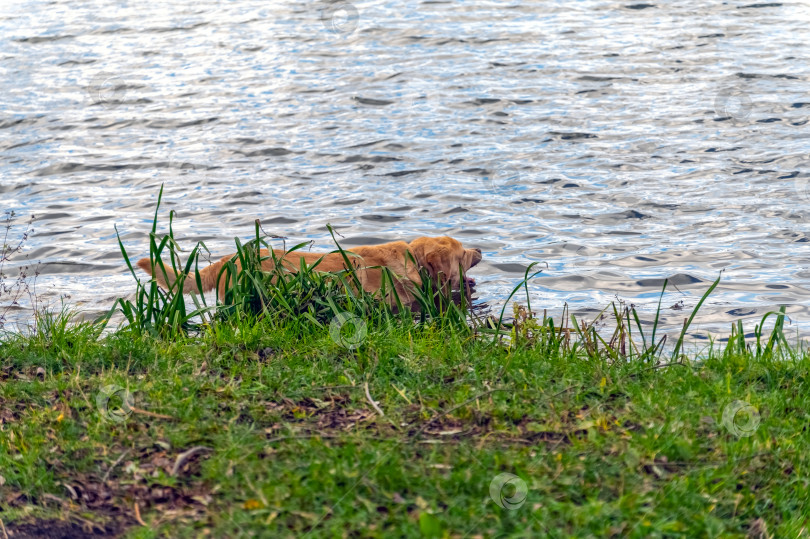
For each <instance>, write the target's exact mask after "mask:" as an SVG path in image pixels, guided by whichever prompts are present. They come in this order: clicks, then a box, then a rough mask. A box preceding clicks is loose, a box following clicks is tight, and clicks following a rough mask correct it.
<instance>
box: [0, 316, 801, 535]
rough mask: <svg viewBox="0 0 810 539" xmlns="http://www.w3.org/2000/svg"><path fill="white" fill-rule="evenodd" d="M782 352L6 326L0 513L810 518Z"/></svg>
mask: <svg viewBox="0 0 810 539" xmlns="http://www.w3.org/2000/svg"><path fill="white" fill-rule="evenodd" d="M783 352H786V351H785V350H782V349H780V348H777V349H776V354H775V355H772V356H770V357H766V358H759V359H756V358H755V357H754V355H753V354H752V353H750V352H744V351H742V350H726V351H725V352H721V351H719V350H718V351H717V353H712V354H710V355H709V357H708V358H707V359H706V360H705V361H703V362H701V363H700V364H691V365H690V364H689V363H688V362H680V363H678V364H672V365H669V366H660V368H656V367H655V366H654V365H651V364H650V363H648V362H635V361H619V362H616V361H610V360H607V359H605V360H601V361H600V360H593V359H588V358H586V357H584V356H582V355H580V354H577V353H555V352H554V351H553V350H552V351H549V350H548V349H543V347H542V345H541V344H537V345H535V346H526V347H523V346H519V347H518V348H513V349H508V348H505V347H503V346H499V345H492V344H491V343H490V341H489V340H482V339H475V338H472V337H471V336H469V335H466V336H462V335H459V334H456V333H453V332H449V331H446V330H445V331H443V330H441V329H440V328H431V327H421V328H410V329H409V330H404V329H398V328H396V327H391V328H387V329H385V328H368V332H367V335H366V336H365V338H364V340H363V343H362V345H361V346H359V347H357V348H354V349H347V348H346V347H345V346H342V345H340V344H338V343H336V342H335V341H334V340H333V339H332V337H331V336H330V335H329V332H328V331H313V332H311V333H309V334H307V335H304V336H302V335H300V333H299V332H297V331H285V330H284V329H282V328H278V327H274V326H273V325H271V324H267V323H263V322H259V323H256V324H255V325H253V326H252V327H250V328H245V327H242V328H239V331H236V330H235V329H234V328H232V327H227V326H224V325H223V326H219V327H217V328H216V329H214V330H212V331H210V332H206V333H205V334H203V335H201V336H199V337H189V338H185V339H177V340H174V341H165V340H159V339H156V338H154V337H150V336H140V337H136V336H133V335H132V334H130V333H128V332H119V333H116V334H114V335H110V336H108V337H105V338H103V339H96V338H95V337H94V335H93V334H92V331H91V330H90V329H88V327H87V326H76V327H68V328H66V329H64V330H63V331H58V330H57V331H56V332H55V333H54V334H51V335H49V334H47V333H45V334H40V335H38V336H35V337H31V338H22V337H20V338H16V339H11V340H6V341H4V342H3V344H2V345H1V346H0V358H2V371H0V376H2V380H3V382H2V385H0V410H2V414H3V415H2V422H3V438H2V442H0V475H2V476H3V481H4V485H3V487H2V491H0V492H2V497H1V498H0V504H2V512H0V517H1V518H2V519H3V521H4V523H5V525H6V527H7V529H8V528H13V527H14V526H15V525H19V526H23V528H24V525H25V524H26V523H29V524H31V523H33V524H37V525H44V524H43V523H44V522H45V521H47V520H67V521H70V522H73V523H75V524H76V525H77V526H78V525H84V526H90V523H91V522H92V523H94V525H96V526H100V527H102V528H103V527H106V528H107V529H108V530H117V531H124V530H125V531H126V533H128V534H130V535H131V536H133V537H155V536H167V537H169V536H170V537H185V536H199V535H202V534H204V533H210V534H211V535H212V536H218V537H222V536H245V537H247V536H252V535H259V536H267V537H271V536H302V535H304V536H306V535H307V534H309V536H312V537H320V536H345V535H356V536H370V537H384V536H391V535H392V534H393V535H395V536H396V535H401V536H412V537H418V536H423V535H424V536H452V537H455V536H469V537H474V536H487V537H489V536H495V535H500V534H504V535H507V536H526V537H529V536H537V535H538V534H548V535H549V536H559V537H566V536H604V535H617V536H632V537H647V536H650V535H660V536H674V535H679V534H684V535H687V536H715V537H716V536H720V535H723V536H735V535H736V536H740V537H742V536H745V535H746V534H748V533H751V530H752V526H753V527H754V528H757V529H758V528H759V527H761V526H762V525H763V524H767V529H768V530H769V531H770V533H772V534H776V536H778V537H796V536H799V535H801V534H803V533H804V534H806V526H807V525H808V516H807V515H808V514H810V511H809V510H808V502H807V500H808V498H809V497H808V494H810V493H808V465H809V464H810V456H808V452H807V450H806V449H807V444H808V432H807V428H806V427H807V423H808V414H809V412H808V410H810V382H809V381H808V376H807V372H808V367H810V358H808V357H807V356H806V355H804V356H799V355H795V354H787V353H783ZM372 401H373V402H372ZM735 410H737V412H738V413H736V416H735V414H734V413H733V412H734V411H735ZM730 412H731V413H730ZM724 413H725V417H724ZM383 414H384V415H383ZM500 474H514V476H517V477H516V478H511V479H512V480H511V483H509V482H505V481H506V480H508V479H509V478H510V477H511V476H506V479H501V483H499V482H498V481H497V480H496V477H497V476H499V475H500ZM493 481H495V483H494V488H495V498H493V497H492V496H491V495H490V489H491V488H493ZM502 483H503V485H502V486H501V487H500V488H499V485H501V484H502ZM512 506H514V508H511V507H512ZM49 525H52V524H49ZM763 537H764V535H763Z"/></svg>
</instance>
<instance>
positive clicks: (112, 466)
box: [101, 449, 129, 485]
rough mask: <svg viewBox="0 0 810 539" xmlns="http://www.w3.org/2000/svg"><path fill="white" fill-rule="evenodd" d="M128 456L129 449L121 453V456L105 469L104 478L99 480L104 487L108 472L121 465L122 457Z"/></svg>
mask: <svg viewBox="0 0 810 539" xmlns="http://www.w3.org/2000/svg"><path fill="white" fill-rule="evenodd" d="M128 454H129V449H127V450H126V451H124V452H123V453H121V456H120V457H118V458H117V459H116V461H115V462H113V463H112V465H111V466H110V467H109V468H107V473H105V474H104V478H103V479H102V480H101V482H102V483H104V484H105V485H106V484H107V478H108V477H110V472H111V471H113V468H115V467H116V466H118V465H119V464H121V461H122V460H124V457H126V456H127V455H128Z"/></svg>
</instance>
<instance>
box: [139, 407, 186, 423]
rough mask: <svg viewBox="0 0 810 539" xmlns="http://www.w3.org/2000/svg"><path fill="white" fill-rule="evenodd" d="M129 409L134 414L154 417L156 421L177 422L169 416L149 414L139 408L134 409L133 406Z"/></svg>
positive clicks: (147, 411)
mask: <svg viewBox="0 0 810 539" xmlns="http://www.w3.org/2000/svg"><path fill="white" fill-rule="evenodd" d="M129 409H130V410H132V411H133V412H134V413H136V414H141V415H148V416H149V417H156V418H158V419H171V420H172V421H177V418H176V417H172V416H170V415H163V414H157V413H155V412H150V411H149V410H143V409H141V408H135V407H134V406H130V407H129Z"/></svg>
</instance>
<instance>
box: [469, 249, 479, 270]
mask: <svg viewBox="0 0 810 539" xmlns="http://www.w3.org/2000/svg"><path fill="white" fill-rule="evenodd" d="M471 250H472V253H473V254H472V264H470V267H473V266H475V265H476V264H478V263H479V262H481V258H482V256H481V249H471Z"/></svg>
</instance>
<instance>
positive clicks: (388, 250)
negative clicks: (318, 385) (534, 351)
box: [138, 236, 481, 304]
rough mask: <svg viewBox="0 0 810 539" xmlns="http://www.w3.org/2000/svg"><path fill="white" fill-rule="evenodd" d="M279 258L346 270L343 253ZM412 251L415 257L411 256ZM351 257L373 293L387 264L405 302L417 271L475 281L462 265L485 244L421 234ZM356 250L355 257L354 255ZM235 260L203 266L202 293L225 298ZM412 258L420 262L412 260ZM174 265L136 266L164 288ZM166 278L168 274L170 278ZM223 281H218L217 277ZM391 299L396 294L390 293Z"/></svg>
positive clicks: (265, 264)
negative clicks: (214, 292)
mask: <svg viewBox="0 0 810 539" xmlns="http://www.w3.org/2000/svg"><path fill="white" fill-rule="evenodd" d="M273 253H274V254H275V258H276V259H277V260H278V261H279V262H280V263H281V264H283V265H284V267H285V269H287V270H289V271H291V272H295V271H297V270H298V269H299V268H300V267H301V259H303V260H304V262H306V264H307V265H312V264H315V263H316V262H318V261H319V260H320V262H319V263H318V265H317V266H316V268H315V269H316V270H318V271H322V272H338V271H342V270H345V269H347V268H346V262H345V260H344V258H343V256H342V255H341V254H340V253H339V252H334V253H309V252H303V251H292V252H287V251H283V250H281V249H273ZM408 253H410V255H411V256H408ZM260 254H261V256H262V258H263V260H262V269H263V270H265V271H271V270H272V269H273V268H274V266H275V262H274V261H273V257H271V256H270V253H269V252H268V251H267V249H262V250H261V251H260ZM346 254H347V258H348V259H349V262H351V263H352V265H353V266H354V268H355V273H356V274H357V277H358V279H359V281H360V284H361V285H362V287H363V289H364V290H365V291H367V292H371V293H375V292H378V291H379V290H380V289H381V288H382V280H383V273H382V269H381V268H388V269H390V270H391V272H392V273H393V275H394V279H395V281H396V282H395V287H396V290H397V293H398V294H399V298H400V300H401V301H402V302H403V303H405V304H407V303H412V302H413V301H414V296H413V294H412V290H413V287H416V288H418V287H420V286H422V279H421V277H420V274H419V270H420V269H421V268H424V269H425V270H427V274H428V275H429V276H430V277H431V279H432V280H433V281H434V282H435V283H436V284H437V285H438V286H442V287H446V286H449V287H450V288H451V289H454V290H457V289H459V288H460V287H461V285H462V284H475V281H473V280H472V279H466V282H462V275H461V273H460V271H459V267H460V268H462V269H463V271H464V272H465V273H466V272H467V271H468V270H469V269H470V268H472V267H473V266H475V265H476V264H478V263H479V262H480V261H481V249H465V248H464V247H463V246H462V245H461V242H459V241H458V240H454V239H453V238H450V237H447V236H442V237H438V238H417V239H415V240H413V241H412V242H411V243H405V242H404V241H393V242H390V243H383V244H380V245H368V246H363V247H355V248H353V249H350V250H346ZM353 255H356V256H353ZM231 259H234V255H232V254H231V255H228V256H225V257H222V258H221V259H220V260H218V261H217V262H214V263H213V264H211V265H210V266H207V267H205V268H203V269H201V270H200V281H201V283H202V292H208V291H209V290H213V289H214V288H217V297H218V298H220V299H223V298H224V297H225V288H226V278H225V274H224V273H223V274H222V278H220V273H221V272H222V268H223V267H224V266H225V264H227V263H228V261H229V260H231ZM414 261H415V262H416V263H415V264H414ZM234 264H235V265H236V268H237V271H239V269H241V268H240V263H239V259H238V258H236V259H234ZM170 266H171V264H168V265H167V264H165V263H164V267H165V268H166V275H164V274H163V270H162V269H161V268H160V267H157V268H154V267H152V262H151V261H150V260H149V259H148V258H142V259H141V260H139V261H138V267H140V268H141V269H142V270H144V271H145V272H146V273H148V274H149V275H152V276H153V277H154V278H155V280H156V281H157V283H158V284H159V285H160V286H162V287H163V288H169V287H170V286H171V285H172V284H174V281H175V279H176V278H177V276H176V274H175V273H174V271H173V270H172V269H171V267H170ZM166 277H168V282H167V279H166ZM218 280H219V285H218V286H217V281H218ZM190 292H200V290H199V289H198V288H197V282H196V279H195V278H194V276H193V275H190V276H188V278H186V279H185V281H184V282H183V293H184V294H188V293H190ZM387 299H388V301H393V298H392V297H389V298H387Z"/></svg>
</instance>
